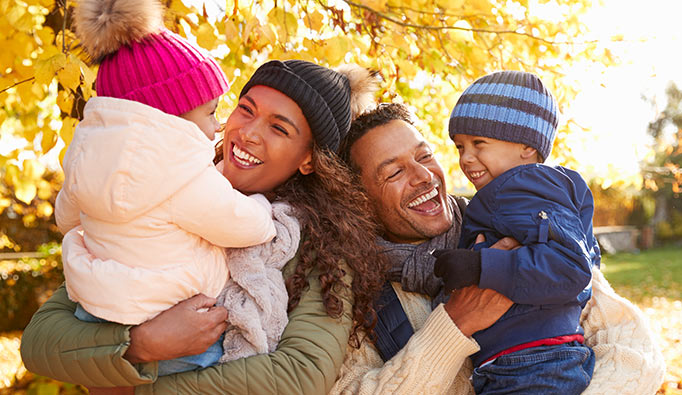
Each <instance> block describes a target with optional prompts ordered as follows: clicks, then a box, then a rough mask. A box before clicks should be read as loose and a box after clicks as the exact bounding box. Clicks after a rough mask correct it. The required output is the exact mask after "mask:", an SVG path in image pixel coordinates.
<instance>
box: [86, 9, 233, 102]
mask: <svg viewBox="0 0 682 395" xmlns="http://www.w3.org/2000/svg"><path fill="white" fill-rule="evenodd" d="M162 15H163V8H162V7H161V6H160V4H159V3H158V1H156V0H83V1H81V2H80V3H79V6H78V7H77V8H76V13H75V22H76V32H77V33H78V35H79V38H80V39H81V43H82V44H83V46H84V47H85V49H86V50H87V52H88V53H89V54H90V56H91V57H92V58H93V59H94V60H95V61H96V62H100V66H99V71H98V72H97V80H96V82H95V89H96V90H97V94H98V95H99V96H108V97H116V98H119V99H126V100H133V101H136V102H140V103H144V104H147V105H149V106H152V107H155V108H158V109H159V110H161V111H163V112H166V113H168V114H173V115H180V114H183V113H185V112H187V111H189V110H191V109H193V108H196V107H198V106H200V105H202V104H204V103H206V102H208V101H211V100H213V99H215V98H216V97H219V96H221V95H222V94H223V93H225V92H226V91H227V89H228V83H227V78H226V77H225V74H224V73H223V71H222V70H221V69H220V67H219V66H218V64H217V63H216V62H215V60H213V59H212V58H211V57H210V56H208V55H207V54H204V53H202V51H200V50H199V49H198V48H196V47H194V46H193V45H192V44H190V42H189V41H187V40H186V39H184V38H182V37H181V36H179V35H177V34H175V33H173V32H171V31H169V30H168V29H166V28H165V27H163V22H162Z"/></svg>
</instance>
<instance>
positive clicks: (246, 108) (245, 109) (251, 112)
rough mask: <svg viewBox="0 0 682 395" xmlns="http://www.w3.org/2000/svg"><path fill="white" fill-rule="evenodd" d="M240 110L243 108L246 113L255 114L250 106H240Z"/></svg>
mask: <svg viewBox="0 0 682 395" xmlns="http://www.w3.org/2000/svg"><path fill="white" fill-rule="evenodd" d="M239 108H241V109H242V110H244V111H246V112H247V113H249V114H253V111H251V108H249V106H247V105H244V104H240V105H239Z"/></svg>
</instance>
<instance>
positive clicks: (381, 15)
mask: <svg viewBox="0 0 682 395" xmlns="http://www.w3.org/2000/svg"><path fill="white" fill-rule="evenodd" d="M343 1H344V2H345V3H346V4H348V5H349V6H351V7H355V8H358V9H362V10H365V11H367V12H370V13H372V14H374V15H376V16H377V17H379V18H381V19H385V20H387V21H389V22H391V23H394V24H396V25H399V26H403V27H411V28H414V29H420V30H434V31H438V30H461V31H465V32H474V33H486V34H497V35H503V34H515V35H519V36H526V37H528V38H531V39H533V40H537V41H541V42H544V43H546V44H550V45H558V44H589V43H596V42H598V40H592V41H585V42H582V43H576V42H570V41H565V42H557V41H552V40H547V39H546V38H542V37H538V36H535V35H533V34H531V33H524V32H519V31H516V30H490V29H480V28H466V27H459V26H429V25H417V24H414V23H408V22H403V21H401V20H398V19H395V18H393V17H392V16H390V15H387V14H384V13H382V12H379V11H377V10H375V9H373V8H371V7H368V6H366V5H364V4H359V3H356V2H353V1H350V0H343Z"/></svg>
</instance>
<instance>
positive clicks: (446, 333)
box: [410, 303, 480, 377]
mask: <svg viewBox="0 0 682 395" xmlns="http://www.w3.org/2000/svg"><path fill="white" fill-rule="evenodd" d="M410 343H414V344H410V347H418V348H419V349H420V350H422V355H424V356H428V358H429V360H430V361H431V363H432V364H434V365H435V366H439V369H445V368H446V367H447V369H448V371H449V373H448V374H450V373H451V377H455V375H456V374H457V372H458V371H459V369H460V368H461V367H462V363H463V361H464V360H465V359H466V358H467V357H469V356H470V355H472V354H474V353H475V352H477V351H478V350H479V349H480V347H479V346H478V343H476V341H475V340H474V339H472V338H469V337H466V336H465V335H464V334H463V333H462V332H461V331H460V330H459V328H457V325H455V323H454V322H452V318H450V315H448V313H447V312H446V311H445V307H444V305H443V304H442V303H441V304H440V305H438V307H436V309H435V310H433V312H432V313H431V314H430V315H429V318H428V319H427V320H426V322H425V323H424V326H423V327H422V328H421V329H420V330H419V331H417V332H416V333H415V334H414V336H413V337H412V339H410ZM443 373H444V374H445V370H443Z"/></svg>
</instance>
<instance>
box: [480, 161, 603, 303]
mask: <svg viewBox="0 0 682 395" xmlns="http://www.w3.org/2000/svg"><path fill="white" fill-rule="evenodd" d="M495 206H496V207H495V210H494V217H493V221H492V223H493V226H494V227H495V231H496V232H497V233H499V234H501V235H505V236H511V237H514V238H515V239H517V240H519V241H520V242H521V243H522V244H523V246H522V247H520V248H518V249H516V250H512V251H504V250H496V249H490V248H484V249H481V281H480V283H479V286H480V287H481V288H490V289H493V290H496V291H498V292H500V293H501V294H503V295H505V296H507V297H508V298H510V299H511V300H512V301H514V302H515V303H521V304H534V305H547V304H563V303H566V302H570V301H572V300H575V297H576V296H577V295H578V294H580V293H581V292H582V291H583V290H584V289H585V288H586V287H587V286H588V285H589V283H590V281H591V279H592V270H591V269H592V265H593V259H594V255H595V253H596V254H598V247H596V243H595V242H594V236H593V235H592V212H593V210H594V208H593V204H592V196H591V193H590V192H589V189H588V187H587V185H586V184H585V182H584V181H583V180H582V178H580V176H579V175H577V173H575V172H572V173H568V174H567V173H566V172H565V169H563V168H550V167H548V166H542V167H541V168H535V169H529V170H528V171H522V172H519V173H518V174H516V175H515V176H514V177H513V178H512V179H510V180H508V181H507V182H505V183H504V185H501V187H500V188H499V189H498V190H497V191H496V193H495ZM595 249H596V251H595Z"/></svg>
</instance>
